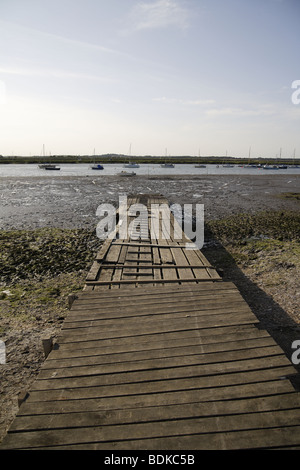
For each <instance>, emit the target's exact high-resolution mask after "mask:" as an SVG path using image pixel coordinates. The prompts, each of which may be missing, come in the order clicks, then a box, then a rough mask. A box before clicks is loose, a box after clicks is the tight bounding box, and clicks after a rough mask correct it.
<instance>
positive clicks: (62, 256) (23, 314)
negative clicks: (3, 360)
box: [0, 229, 100, 332]
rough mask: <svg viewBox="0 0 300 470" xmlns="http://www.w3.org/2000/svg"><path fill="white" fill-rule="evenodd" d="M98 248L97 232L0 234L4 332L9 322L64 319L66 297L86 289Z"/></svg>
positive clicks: (0, 301) (0, 299)
mask: <svg viewBox="0 0 300 470" xmlns="http://www.w3.org/2000/svg"><path fill="white" fill-rule="evenodd" d="M99 246H100V241H99V240H98V239H97V238H96V236H95V232H94V231H93V232H90V231H87V230H61V229H39V230H18V231H9V232H5V231H0V273H1V274H0V316H1V319H2V322H1V323H2V327H0V328H2V332H3V329H5V327H3V322H4V323H6V326H7V327H8V323H7V322H8V321H9V323H10V322H13V323H14V324H16V323H18V321H19V322H22V323H23V324H24V323H26V322H29V323H32V322H44V321H46V322H48V323H51V322H54V321H55V320H57V319H58V320H63V318H64V314H65V312H66V309H67V298H68V295H69V293H71V292H74V291H77V290H80V289H82V287H83V284H84V280H85V276H86V273H87V270H88V268H89V266H90V265H91V263H92V261H93V259H94V257H95V252H96V251H97V250H98V249H99ZM5 320H6V321H5ZM0 331H1V330H0Z"/></svg>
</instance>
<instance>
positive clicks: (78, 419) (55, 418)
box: [10, 392, 300, 431]
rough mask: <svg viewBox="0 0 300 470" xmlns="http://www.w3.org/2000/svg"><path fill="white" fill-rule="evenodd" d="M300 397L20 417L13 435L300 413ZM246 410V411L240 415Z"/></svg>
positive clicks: (288, 396) (290, 396)
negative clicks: (281, 412) (258, 414)
mask: <svg viewBox="0 0 300 470" xmlns="http://www.w3.org/2000/svg"><path fill="white" fill-rule="evenodd" d="M299 407H300V403H299V394H297V393H295V392H294V393H293V392H291V393H287V394H285V395H277V396H267V397H264V398H263V399H260V398H252V399H241V400H228V401H227V402H222V401H221V402H213V404H211V405H210V406H208V404H207V403H196V402H194V403H186V404H182V405H168V406H164V407H160V406H153V407H145V408H143V409H142V412H141V410H139V409H129V410H128V409H124V410H109V412H106V411H104V410H103V411H98V410H97V407H95V409H92V410H90V411H88V410H84V411H80V410H78V411H77V412H73V413H72V412H71V413H70V412H67V413H64V412H63V410H62V412H60V413H58V414H53V415H52V414H48V415H47V414H46V415H39V414H37V415H20V416H18V419H17V420H15V422H14V423H13V425H12V426H11V428H10V430H11V431H25V430H31V429H35V430H37V429H59V428H65V429H68V428H73V427H81V426H83V427H84V426H99V424H100V425H102V426H106V425H109V426H110V425H115V424H126V423H145V422H155V421H162V420H164V421H167V420H175V419H183V418H194V417H195V416H198V417H212V416H218V415H222V416H226V415H235V414H241V413H242V412H244V413H247V412H248V413H252V412H267V411H271V412H272V411H277V410H285V409H287V410H293V409H299ZM241 410H243V411H241Z"/></svg>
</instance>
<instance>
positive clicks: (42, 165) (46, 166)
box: [39, 145, 60, 170]
mask: <svg viewBox="0 0 300 470" xmlns="http://www.w3.org/2000/svg"><path fill="white" fill-rule="evenodd" d="M43 157H44V158H45V145H43ZM39 168H41V169H42V170H60V167H59V166H57V165H54V163H40V164H39Z"/></svg>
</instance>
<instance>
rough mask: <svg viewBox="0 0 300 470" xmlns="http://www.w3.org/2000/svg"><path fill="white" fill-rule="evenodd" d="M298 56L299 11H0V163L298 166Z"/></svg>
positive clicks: (186, 2)
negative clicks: (263, 159) (226, 161)
mask: <svg viewBox="0 0 300 470" xmlns="http://www.w3.org/2000/svg"><path fill="white" fill-rule="evenodd" d="M299 47H300V0H140V1H139V0H0V107H1V108H0V109H1V114H0V154H2V155H11V154H14V155H30V154H32V155H40V154H41V152H42V148H43V145H45V149H46V154H49V152H50V153H51V154H66V153H68V154H75V155H76V154H77V155H79V154H81V155H83V154H91V153H92V152H93V151H94V148H95V149H96V153H97V154H103V153H122V154H128V153H129V148H130V146H131V153H132V155H147V154H151V155H165V154H166V153H167V154H168V155H198V154H199V153H200V155H225V154H226V152H227V153H228V155H233V156H245V157H247V156H248V154H249V148H250V147H251V156H253V157H256V156H267V157H275V156H276V155H279V153H280V148H282V156H283V157H291V156H292V155H293V152H294V149H295V148H296V156H299V154H300V104H297V103H293V102H292V99H291V97H292V93H293V92H295V90H293V89H292V83H293V82H294V81H296V80H300V66H299ZM299 85H300V82H299ZM299 96H300V94H299Z"/></svg>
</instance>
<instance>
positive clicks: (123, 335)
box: [0, 195, 300, 451]
mask: <svg viewBox="0 0 300 470" xmlns="http://www.w3.org/2000/svg"><path fill="white" fill-rule="evenodd" d="M127 202H128V206H129V205H132V204H134V203H135V204H136V203H143V204H145V205H146V207H147V208H148V209H150V206H151V204H152V203H153V204H160V205H161V204H163V205H164V208H163V209H162V211H161V214H162V217H161V218H162V222H161V223H162V227H165V228H166V225H165V220H168V217H170V214H169V213H168V208H167V201H166V200H165V199H164V198H162V197H159V196H151V197H150V196H149V197H147V196H145V195H143V196H134V197H131V198H129V199H128V201H127ZM165 216H167V219H166V218H165ZM150 220H151V217H148V219H147V220H145V224H144V226H143V227H141V225H142V224H140V228H143V230H144V234H148V237H146V238H145V237H143V239H141V237H140V238H139V237H137V236H136V234H135V236H134V237H132V236H131V235H132V233H130V234H129V237H128V238H127V239H120V238H118V232H117V234H116V236H115V237H114V238H112V239H107V240H106V241H105V242H104V243H103V245H102V247H101V250H100V251H99V253H98V255H97V257H96V259H95V262H94V263H93V265H92V267H91V270H90V272H89V274H88V276H87V280H86V286H85V288H84V290H83V291H82V292H81V293H79V294H77V295H76V296H75V300H74V299H73V300H74V302H73V303H72V305H71V307H70V312H69V314H68V316H67V318H66V320H65V322H64V325H63V328H62V330H61V334H60V336H59V337H58V339H57V340H56V342H55V343H54V344H53V347H52V349H51V348H49V349H51V351H50V353H49V354H48V352H47V354H48V356H47V358H46V360H45V362H44V364H43V367H42V369H41V371H40V373H39V375H38V377H37V379H36V381H35V383H34V384H33V386H32V387H31V389H30V390H29V391H28V393H26V394H24V397H23V403H22V404H21V406H20V408H19V412H18V414H17V416H16V418H15V420H14V421H13V423H12V425H11V427H10V429H9V431H8V433H7V435H6V436H5V438H4V440H3V442H2V444H1V446H0V448H1V449H49V450H50V449H53V450H55V449H68V450H73V449H74V450H80V449H83V450H101V449H105V450H115V451H117V450H135V449H136V450H155V449H156V450H176V451H178V450H186V449H192V450H201V449H205V450H225V449H299V448H300V407H299V405H300V396H299V393H298V392H297V391H296V390H295V388H294V387H293V385H292V382H291V378H292V377H293V376H294V375H295V374H296V370H295V369H294V367H293V366H292V364H291V362H290V361H289V359H288V358H287V357H286V356H285V354H284V353H283V351H282V350H281V348H280V347H279V346H278V345H277V343H276V342H275V341H274V339H273V338H272V337H271V336H270V335H269V333H268V332H267V331H265V330H263V329H261V328H260V327H259V322H258V320H257V318H256V316H255V315H254V314H253V313H252V311H251V310H250V308H249V306H248V305H247V303H246V302H245V301H244V299H243V298H242V296H241V295H240V293H239V291H238V289H237V288H236V287H235V285H234V284H233V283H231V282H224V281H223V280H222V279H221V277H220V276H219V274H218V272H217V271H216V269H214V267H213V266H211V265H210V263H209V262H208V261H207V259H206V258H205V257H204V256H203V254H202V253H201V251H200V250H198V249H196V248H195V249H187V248H186V245H185V244H186V243H191V241H190V240H189V239H187V237H186V236H185V235H184V236H183V239H181V240H178V239H175V237H174V236H173V235H172V233H171V237H170V238H169V239H166V238H165V237H163V236H161V235H157V236H153V234H152V235H151V233H150V229H149V225H150ZM170 220H171V226H172V227H173V229H174V228H175V225H176V221H175V219H174V217H172V216H171V217H170ZM127 222H128V226H130V224H132V222H133V224H134V216H130V217H129V218H128V221H127ZM131 227H133V226H132V225H131ZM133 231H135V229H134V230H133ZM48 346H49V344H48Z"/></svg>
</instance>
